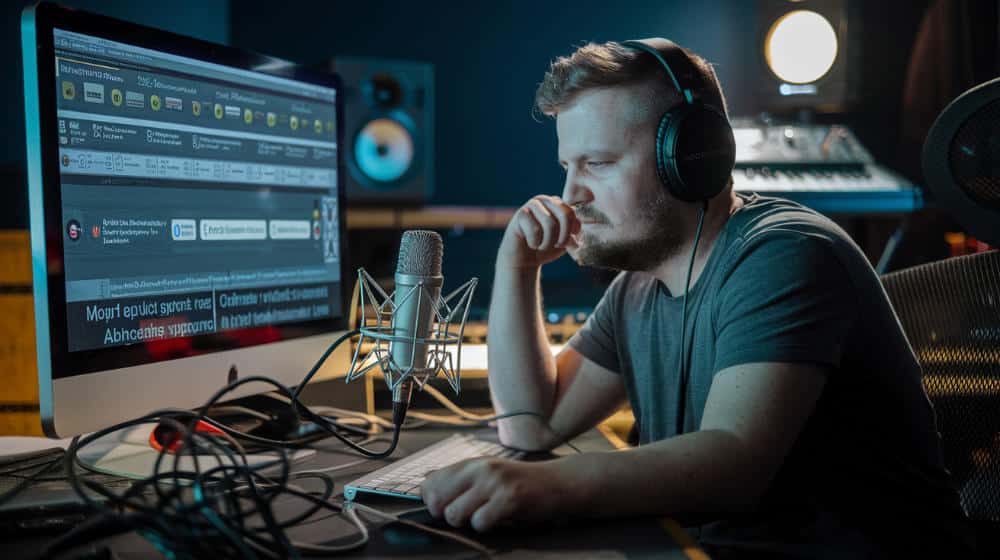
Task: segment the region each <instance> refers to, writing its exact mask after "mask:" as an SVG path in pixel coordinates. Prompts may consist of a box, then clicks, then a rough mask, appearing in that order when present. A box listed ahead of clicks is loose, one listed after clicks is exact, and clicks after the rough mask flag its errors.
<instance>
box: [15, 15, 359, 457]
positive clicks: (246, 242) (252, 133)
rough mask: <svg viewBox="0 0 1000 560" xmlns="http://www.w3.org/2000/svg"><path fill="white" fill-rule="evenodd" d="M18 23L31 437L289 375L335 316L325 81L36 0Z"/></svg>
mask: <svg viewBox="0 0 1000 560" xmlns="http://www.w3.org/2000/svg"><path fill="white" fill-rule="evenodd" d="M21 30H22V46H23V59H24V88H25V89H24V92H25V116H26V121H27V122H26V130H27V155H28V187H29V205H30V222H31V250H32V268H33V276H34V298H35V324H36V331H37V352H38V380H39V393H40V394H39V401H40V408H41V417H42V423H43V427H44V430H45V433H46V434H48V435H49V436H52V437H66V436H69V435H74V434H80V433H84V432H89V431H93V430H96V429H99V428H102V427H106V426H110V425H113V424H115V423H117V422H120V421H123V420H126V419H130V418H134V417H137V416H140V415H142V414H145V413H148V412H149V411H151V410H155V409H159V408H164V407H181V408H193V407H197V406H199V405H200V404H202V403H203V402H204V401H205V400H206V399H207V398H208V397H209V396H210V395H212V394H213V393H215V392H216V391H217V390H219V389H220V388H221V387H223V386H224V385H226V384H227V383H228V382H229V381H231V380H233V378H234V377H236V378H242V377H245V376H248V375H266V376H269V377H272V378H274V379H277V380H278V381H281V382H283V383H285V384H295V383H296V382H297V381H299V380H300V379H301V378H302V377H303V376H304V375H305V373H306V372H308V371H309V368H310V367H311V366H312V365H313V363H314V362H315V361H316V360H317V359H318V358H319V357H320V356H321V355H322V353H323V351H324V350H325V349H326V348H327V346H328V345H329V344H330V343H331V342H332V341H333V340H334V338H335V335H337V334H339V333H340V332H342V331H346V313H345V309H346V302H345V297H344V294H345V289H344V283H345V280H347V279H348V278H349V277H348V276H346V275H345V269H344V261H343V259H342V256H343V255H344V215H343V214H344V205H343V193H342V192H341V185H342V184H343V182H342V180H341V165H340V155H339V149H338V148H339V145H340V138H341V126H340V123H341V120H342V119H341V116H342V100H341V97H342V96H341V88H340V83H339V81H338V79H337V78H336V76H334V75H326V74H319V73H316V72H315V71H310V70H307V69H305V68H303V67H301V66H298V65H295V64H291V63H288V62H285V61H282V60H277V59H274V58H270V57H266V56H261V55H258V54H254V53H249V52H246V51H242V50H239V49H235V48H230V47H225V46H221V45H216V44H212V43H208V42H205V41H200V40H196V39H192V38H188V37H183V36H180V35H176V34H173V33H168V32H164V31H161V30H157V29H151V28H148V27H143V26H139V25H134V24H131V23H127V22H123V21H119V20H115V19H111V18H107V17H102V16H97V15H93V14H88V13H84V12H79V11H76V10H71V9H67V8H63V7H59V6H56V5H52V4H46V3H42V4H40V5H38V6H36V7H30V8H27V9H26V10H25V11H24V13H23V16H22V23H21ZM347 364H349V351H348V349H347V348H346V347H344V348H343V349H342V351H340V352H338V353H336V354H335V355H334V356H332V357H331V359H330V360H329V361H328V364H327V366H326V367H325V368H324V369H323V370H322V371H321V372H320V375H319V376H318V378H323V377H324V376H330V375H335V374H343V373H344V372H345V371H346V369H347ZM240 389H241V391H237V392H234V393H233V394H232V395H230V396H231V397H234V398H235V397H239V396H244V395H247V394H250V393H253V392H259V391H263V390H270V389H273V388H272V387H268V386H266V385H263V384H260V385H259V386H255V384H245V385H243V386H242V387H241V388H240Z"/></svg>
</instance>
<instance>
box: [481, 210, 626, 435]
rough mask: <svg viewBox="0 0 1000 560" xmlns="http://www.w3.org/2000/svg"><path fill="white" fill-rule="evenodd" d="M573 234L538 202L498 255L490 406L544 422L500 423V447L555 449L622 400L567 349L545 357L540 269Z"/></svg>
mask: <svg viewBox="0 0 1000 560" xmlns="http://www.w3.org/2000/svg"><path fill="white" fill-rule="evenodd" d="M578 229H579V225H578V223H577V222H576V218H575V216H574V214H573V211H572V209H571V208H570V207H569V206H567V205H566V204H565V203H563V202H562V201H561V200H560V199H558V198H556V197H551V196H538V197H535V198H533V199H531V200H530V201H528V203H526V204H525V205H524V206H522V207H521V208H520V209H519V210H518V212H517V213H516V214H515V216H514V218H513V219H512V220H511V223H510V225H509V226H508V228H507V231H506V232H505V233H504V240H503V241H502V243H501V247H500V251H499V253H498V255H497V264H496V275H495V276H494V282H493V296H492V300H491V302H490V316H489V340H488V352H489V364H490V366H489V367H490V373H489V384H490V393H491V395H492V397H493V404H494V407H495V408H496V410H497V412H498V413H501V414H503V413H509V412H522V411H530V412H536V413H539V414H541V415H542V417H543V418H542V419H539V418H533V417H530V416H517V417H512V418H509V419H504V420H501V421H500V422H499V424H498V425H499V432H500V441H501V442H503V443H504V444H505V445H509V446H511V447H516V448H519V449H548V448H551V447H554V446H556V445H558V444H560V443H561V440H562V439H563V438H567V437H571V436H574V435H576V434H578V433H579V432H581V431H583V430H585V429H587V428H589V427H591V426H593V425H594V424H596V423H597V422H598V421H600V420H601V419H602V418H604V417H605V416H607V415H608V414H610V413H611V412H613V411H614V409H615V408H616V407H617V406H620V405H621V403H622V402H623V400H624V395H625V392H624V387H623V385H622V381H621V377H620V376H618V375H617V374H615V373H613V372H610V371H608V370H606V369H604V368H602V367H600V366H598V365H597V364H594V363H593V362H590V361H589V360H586V359H585V358H583V357H582V356H581V355H580V354H579V353H578V352H576V351H575V350H573V349H572V348H568V347H567V348H566V349H564V350H563V351H562V352H560V354H559V356H557V357H555V358H554V357H553V356H552V354H551V352H550V351H549V343H548V338H547V336H546V334H545V328H544V321H543V319H542V302H541V286H540V274H541V273H540V271H541V266H542V265H543V264H545V263H547V262H551V261H552V260H555V259H556V258H558V257H559V256H561V255H562V254H563V253H565V251H566V246H567V245H569V244H571V243H572V240H571V237H570V234H571V233H572V232H574V231H576V230H578ZM543 422H544V423H543ZM546 424H547V425H548V426H549V428H551V429H549V428H547V427H546ZM553 432H555V433H553Z"/></svg>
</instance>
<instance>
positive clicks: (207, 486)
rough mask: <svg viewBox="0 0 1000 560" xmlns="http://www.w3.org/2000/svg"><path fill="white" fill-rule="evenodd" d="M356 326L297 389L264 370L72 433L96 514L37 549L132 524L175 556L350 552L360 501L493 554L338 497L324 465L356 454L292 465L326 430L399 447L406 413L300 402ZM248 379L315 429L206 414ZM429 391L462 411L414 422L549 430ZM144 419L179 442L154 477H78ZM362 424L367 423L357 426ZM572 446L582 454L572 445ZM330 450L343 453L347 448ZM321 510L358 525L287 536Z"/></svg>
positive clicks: (66, 545)
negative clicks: (278, 432)
mask: <svg viewBox="0 0 1000 560" xmlns="http://www.w3.org/2000/svg"><path fill="white" fill-rule="evenodd" d="M359 332H360V331H357V330H355V331H351V332H348V333H346V334H344V335H343V336H341V337H340V338H338V339H337V340H336V341H334V342H333V344H331V345H330V347H329V348H328V349H327V350H326V352H324V354H323V355H322V356H321V357H320V359H319V360H318V361H317V362H316V364H315V366H314V367H313V368H312V369H311V370H310V371H309V372H308V373H307V374H306V376H305V377H304V378H303V379H302V381H301V382H300V383H299V385H298V386H297V387H296V388H294V389H292V388H289V387H286V386H285V385H283V384H282V383H280V382H278V381H276V380H274V379H271V378H268V377H263V376H252V377H246V378H243V379H240V380H237V381H234V382H233V383H230V384H229V385H227V386H225V387H223V388H222V389H220V390H219V391H217V392H216V393H215V394H214V395H212V397H211V398H210V399H209V400H208V401H206V402H205V403H204V404H203V405H202V406H201V407H200V408H199V409H198V410H197V411H188V410H177V409H166V410H159V411H155V412H152V413H150V414H147V415H145V416H142V417H139V418H135V419H133V420H129V421H126V422H122V423H120V424H117V425H114V426H110V427H108V428H105V429H103V430H100V431H97V432H94V433H91V434H88V435H86V436H83V437H76V438H74V439H73V440H72V442H71V444H70V446H69V448H68V449H67V450H66V453H65V454H64V455H63V457H62V463H63V466H64V470H65V476H66V479H67V481H68V482H69V484H70V485H71V486H72V487H73V489H74V490H75V491H76V493H77V494H78V495H79V497H80V499H81V500H83V502H84V503H85V504H86V505H87V506H89V507H90V508H91V509H93V510H94V511H95V512H97V515H95V516H94V517H92V518H90V519H89V520H88V521H86V522H84V523H83V524H81V525H79V526H77V527H75V528H74V529H73V530H72V531H70V532H68V533H66V534H65V535H63V536H62V537H61V538H59V539H58V540H56V541H55V542H53V543H51V544H50V545H49V546H48V547H47V548H46V550H45V551H44V552H43V554H42V556H43V557H45V558H50V557H56V556H59V555H61V554H63V553H65V552H67V551H69V550H71V549H73V548H75V547H78V546H81V545H83V544H86V543H90V542H93V541H96V540H99V539H104V538H107V537H111V536H113V535H117V534H121V533H126V532H133V531H134V532H136V533H138V534H139V535H141V536H143V537H144V538H145V539H146V540H148V541H149V542H150V543H152V544H153V545H154V546H155V547H156V548H157V549H158V550H159V551H160V552H161V553H162V554H164V555H165V556H166V557H167V558H169V559H171V560H174V559H177V560H187V559H195V558H206V557H211V558H216V559H224V558H246V559H257V558H301V557H302V556H312V555H331V554H337V553H342V552H346V551H351V550H355V549H358V548H360V547H363V546H365V544H367V543H368V540H369V535H368V530H367V528H366V526H365V524H364V523H363V522H362V520H361V519H360V517H359V516H358V514H357V511H356V509H360V510H362V511H365V512H368V513H372V514H374V515H378V516H379V517H382V518H384V519H386V518H389V519H393V520H397V521H400V522H406V523H407V524H411V525H414V526H416V527H418V528H420V529H422V530H425V531H427V532H429V533H433V534H435V535H438V536H444V537H446V538H451V539H453V540H455V541H456V542H459V543H461V544H463V545H465V546H468V547H470V548H471V549H473V550H475V551H476V552H477V553H479V554H481V555H484V556H487V557H489V556H490V554H491V553H490V551H489V550H488V549H487V548H485V547H483V546H482V545H480V544H479V543H476V542H475V541H472V540H470V539H467V538H465V537H462V536H460V535H457V534H455V533H451V532H449V531H442V530H440V529H434V528H431V527H426V526H423V525H420V524H415V523H412V522H408V521H405V520H400V519H399V518H397V517H396V516H392V515H390V514H386V513H382V512H379V511H378V510H374V509H372V508H370V507H367V506H363V507H362V506H361V505H360V504H358V505H356V507H355V505H353V504H344V503H342V502H338V501H335V500H334V499H333V498H334V488H335V484H334V480H333V478H332V477H331V476H330V475H329V472H330V471H332V470H336V469H339V468H346V467H348V466H352V465H356V464H358V462H355V463H349V464H347V465H341V466H339V467H333V468H329V469H319V470H311V471H301V472H292V470H291V459H290V456H289V451H290V450H298V449H305V448H312V449H321V450H329V449H325V448H322V447H320V446H318V445H315V444H314V443H313V442H315V441H316V440H317V439H319V438H325V437H327V436H331V435H332V436H333V437H335V438H336V439H337V440H339V441H340V442H341V443H343V444H344V445H346V446H347V447H348V448H349V449H351V450H353V451H356V452H358V453H360V454H362V455H363V456H364V457H365V458H366V459H383V458H386V457H388V456H389V455H391V454H392V453H393V451H394V450H395V449H396V446H397V444H398V442H399V434H400V431H401V430H402V429H403V428H404V427H410V426H411V424H410V422H411V421H408V423H407V424H406V425H398V424H397V425H394V424H393V423H392V422H389V421H388V420H385V419H383V418H380V417H378V416H374V415H367V414H364V413H358V412H353V411H343V410H340V409H330V408H327V409H322V408H321V407H317V408H316V409H313V408H310V407H308V406H306V405H305V404H303V403H302V402H301V401H300V400H299V396H300V394H301V392H302V389H303V388H304V387H305V385H306V384H307V383H308V381H309V380H310V379H311V378H312V377H313V375H315V373H316V372H317V371H318V370H319V369H320V367H321V366H322V364H323V363H324V362H325V360H326V359H327V358H328V357H329V355H330V354H331V353H332V352H333V351H334V350H335V349H336V348H337V347H338V346H339V345H340V344H342V343H343V342H344V341H346V340H348V339H349V338H350V337H352V336H354V335H356V334H358V333H359ZM248 383H264V384H268V385H271V386H272V387H273V388H274V390H275V392H276V396H277V397H278V399H279V400H281V401H283V402H285V403H287V404H288V405H289V407H290V409H291V411H292V412H293V414H294V415H295V418H296V419H297V420H300V421H301V420H306V421H308V422H311V423H312V424H313V425H314V426H315V427H316V428H317V430H316V432H315V433H314V434H311V435H310V436H306V437H300V438H296V439H289V440H277V439H271V438H265V437H261V436H258V435H254V434H249V433H245V432H243V431H240V430H237V429H234V428H233V427H231V426H228V425H226V424H224V423H221V422H219V421H217V420H215V419H212V418H210V417H209V416H208V414H209V411H210V409H212V407H213V406H214V405H216V404H217V403H218V402H219V401H221V400H222V399H223V397H225V396H226V395H228V394H229V393H231V392H233V391H234V390H236V389H237V388H238V387H240V386H242V385H245V384H248ZM425 390H429V391H428V392H430V393H431V395H432V396H434V397H435V398H437V399H438V400H439V401H441V402H442V403H443V404H445V406H446V407H448V408H449V409H451V410H452V411H453V412H455V413H456V414H457V415H458V416H457V417H446V416H435V415H429V414H418V415H416V416H419V417H415V418H414V420H416V423H443V424H446V425H456V422H457V423H458V424H457V425H463V426H475V425H485V424H486V423H487V422H491V421H495V420H499V419H502V418H509V417H513V416H519V415H530V416H535V417H538V418H539V419H540V420H541V423H542V424H543V425H544V426H545V427H546V428H547V429H549V430H550V431H552V428H551V427H549V426H548V423H547V422H546V420H545V417H544V416H543V415H542V414H540V413H537V412H513V413H507V414H500V415H495V416H477V415H473V414H471V413H468V412H465V411H463V410H462V409H460V408H458V407H457V405H454V404H453V403H451V401H448V399H447V398H445V397H444V395H441V394H440V393H439V392H437V391H436V390H433V388H431V387H429V386H427V387H425ZM199 422H204V423H208V424H210V425H212V426H214V427H216V428H218V430H219V431H220V432H221V433H204V432H199V431H197V430H196V429H195V428H196V426H197V425H198V423H199ZM359 422H360V425H359ZM149 423H159V424H161V425H166V426H167V427H169V428H171V429H172V430H173V431H174V432H173V433H175V434H177V436H176V437H178V438H179V440H180V445H179V448H177V450H176V451H174V452H169V451H168V447H169V446H163V449H161V450H160V452H159V454H158V455H157V457H156V460H155V463H154V467H153V474H152V475H151V476H149V477H148V478H145V479H142V480H138V481H136V482H134V483H133V484H132V485H131V487H130V488H128V489H127V490H126V491H124V492H122V493H118V492H115V491H112V490H111V489H109V488H108V487H106V486H105V485H104V484H103V483H102V482H101V481H98V480H91V479H89V478H86V477H83V476H81V472H87V471H92V470H93V467H92V466H91V465H88V464H86V463H85V462H84V461H83V460H81V459H80V457H79V452H80V450H81V449H83V448H85V447H86V446H87V445H89V444H92V443H93V442H95V441H96V440H98V439H100V438H102V437H104V436H107V435H108V434H111V433H113V432H116V431H119V430H124V429H128V428H133V427H135V426H139V425H142V424H149ZM365 424H367V428H366V427H363V426H364V425H365ZM389 427H391V429H392V434H391V440H390V442H389V444H388V446H387V447H386V448H385V449H383V450H381V451H373V450H371V449H368V448H367V447H365V445H366V444H368V443H371V442H373V441H377V440H378V439H379V436H378V434H380V433H381V432H382V430H383V428H389ZM552 433H553V434H555V435H556V436H557V438H558V440H559V441H563V442H564V443H568V442H567V441H566V440H565V439H564V438H562V437H559V436H558V434H556V433H555V432H554V431H552ZM245 444H247V445H252V446H254V447H256V448H257V450H255V454H257V455H260V454H263V455H265V456H268V457H273V458H269V459H268V460H266V461H262V462H251V461H249V460H248V455H247V450H246V447H245ZM570 446H572V444H570ZM573 449H575V450H576V451H577V452H579V450H578V449H576V448H575V447H574V448H573ZM334 451H339V452H343V449H336V450H334ZM47 470H49V469H44V471H47ZM44 471H43V472H44ZM40 474H41V473H40ZM304 481H315V482H318V483H319V484H320V486H321V489H319V490H306V489H305V488H304V487H303V486H302V485H301V483H302V482H304ZM279 499H281V500H282V503H283V504H286V503H287V502H285V501H286V500H298V501H299V502H301V503H302V504H303V505H304V506H305V508H304V510H303V511H300V512H299V513H297V514H295V515H291V516H286V517H285V518H281V517H280V516H279V514H278V513H277V512H276V510H275V507H274V505H275V503H276V501H277V500H279ZM320 512H326V513H327V514H328V515H327V517H340V516H343V517H344V518H346V519H347V520H348V521H349V522H350V523H351V524H353V525H354V526H355V527H356V529H357V531H356V532H355V533H354V534H353V535H351V536H350V537H347V538H344V539H339V540H336V541H331V542H326V543H324V544H316V543H307V542H301V541H297V540H294V539H291V538H290V537H289V536H288V534H287V533H286V530H287V529H289V528H291V527H294V526H296V525H299V524H302V523H304V522H307V521H308V522H314V521H315V519H311V518H313V516H315V515H316V514H319V513H320Z"/></svg>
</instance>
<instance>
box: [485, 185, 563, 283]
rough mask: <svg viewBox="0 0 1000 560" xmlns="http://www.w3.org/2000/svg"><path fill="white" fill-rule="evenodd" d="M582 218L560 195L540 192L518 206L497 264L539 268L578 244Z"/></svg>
mask: <svg viewBox="0 0 1000 560" xmlns="http://www.w3.org/2000/svg"><path fill="white" fill-rule="evenodd" d="M578 233H580V220H578V219H577V217H576V213H575V212H574V211H573V208H572V207H571V206H570V205H568V204H566V203H565V202H563V200H562V199H561V198H559V197H557V196H549V195H538V196H535V197H533V198H532V199H531V200H529V201H528V202H526V203H525V204H524V206H521V207H520V208H518V209H517V212H515V213H514V217H513V218H511V220H510V223H509V224H507V229H506V231H504V235H503V241H501V243H500V251H499V252H498V253H497V266H498V267H500V266H503V267H510V268H539V267H541V266H542V265H544V264H546V263H550V262H552V261H554V260H556V259H558V258H559V257H561V256H562V255H563V253H565V252H566V250H567V249H570V248H574V247H576V241H575V239H574V237H573V236H575V235H576V234H578Z"/></svg>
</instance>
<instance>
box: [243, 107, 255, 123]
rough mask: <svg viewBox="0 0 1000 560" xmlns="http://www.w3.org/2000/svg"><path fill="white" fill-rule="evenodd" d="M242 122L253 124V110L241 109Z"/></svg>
mask: <svg viewBox="0 0 1000 560" xmlns="http://www.w3.org/2000/svg"><path fill="white" fill-rule="evenodd" d="M243 122H245V123H247V124H253V110H252V109H243Z"/></svg>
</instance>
